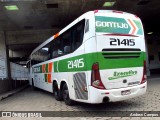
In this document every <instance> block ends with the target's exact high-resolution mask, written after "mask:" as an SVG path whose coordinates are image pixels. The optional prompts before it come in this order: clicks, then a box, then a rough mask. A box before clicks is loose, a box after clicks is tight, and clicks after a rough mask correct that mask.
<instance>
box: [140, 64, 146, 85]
mask: <svg viewBox="0 0 160 120" xmlns="http://www.w3.org/2000/svg"><path fill="white" fill-rule="evenodd" d="M146 81H147V75H146V61H144V63H143V76H142V81H141V84H143V83H145V82H146Z"/></svg>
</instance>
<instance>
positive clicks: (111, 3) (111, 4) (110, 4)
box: [103, 2, 115, 7]
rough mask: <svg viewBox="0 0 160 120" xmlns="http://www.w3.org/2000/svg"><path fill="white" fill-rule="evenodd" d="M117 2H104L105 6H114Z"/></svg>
mask: <svg viewBox="0 0 160 120" xmlns="http://www.w3.org/2000/svg"><path fill="white" fill-rule="evenodd" d="M114 4H115V2H105V3H104V4H103V7H112V6H113V5H114Z"/></svg>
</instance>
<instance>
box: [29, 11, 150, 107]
mask: <svg viewBox="0 0 160 120" xmlns="http://www.w3.org/2000/svg"><path fill="white" fill-rule="evenodd" d="M62 24H63V23H62ZM30 58H31V62H30V63H31V66H30V73H31V76H30V77H31V79H30V84H31V85H32V86H34V87H37V88H41V89H43V90H46V91H49V92H52V93H53V94H54V96H55V99H56V100H64V102H65V103H66V104H67V105H72V104H73V101H79V102H85V103H103V102H110V101H122V100H126V99H130V98H134V97H137V96H140V95H143V94H144V93H145V92H146V88H147V81H146V52H145V40H144V33H143V27H142V23H141V20H140V19H139V18H138V17H137V16H135V15H133V14H129V13H126V12H121V11H112V10H109V11H108V10H95V11H90V12H87V13H85V14H83V15H82V16H80V17H79V18H77V19H76V20H74V21H73V22H72V23H71V24H69V25H68V26H66V27H65V28H64V29H62V30H61V31H60V32H58V33H57V34H55V35H54V36H52V37H51V38H49V39H48V40H46V41H45V42H44V43H42V44H41V45H40V46H38V47H37V48H36V49H35V50H33V52H32V53H31V55H30Z"/></svg>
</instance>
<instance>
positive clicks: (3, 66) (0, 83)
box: [0, 31, 11, 93]
mask: <svg viewBox="0 0 160 120" xmlns="http://www.w3.org/2000/svg"><path fill="white" fill-rule="evenodd" d="M5 38H6V36H5V32H4V31H0V93H2V92H5V91H8V90H10V89H11V79H10V69H9V68H8V67H9V66H8V65H9V61H8V60H9V59H7V53H6V50H7V49H6V40H5Z"/></svg>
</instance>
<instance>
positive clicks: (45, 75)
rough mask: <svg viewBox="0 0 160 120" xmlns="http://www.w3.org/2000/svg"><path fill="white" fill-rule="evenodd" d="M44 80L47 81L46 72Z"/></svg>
mask: <svg viewBox="0 0 160 120" xmlns="http://www.w3.org/2000/svg"><path fill="white" fill-rule="evenodd" d="M44 80H45V82H47V74H44Z"/></svg>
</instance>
